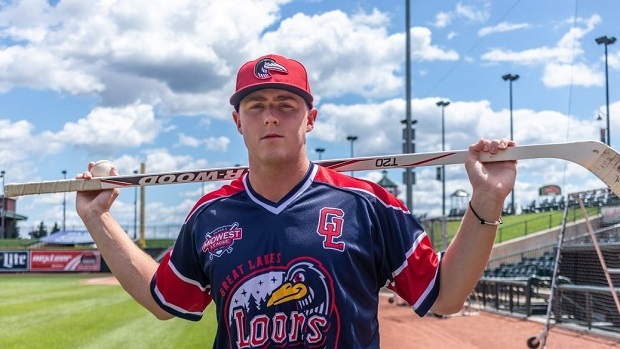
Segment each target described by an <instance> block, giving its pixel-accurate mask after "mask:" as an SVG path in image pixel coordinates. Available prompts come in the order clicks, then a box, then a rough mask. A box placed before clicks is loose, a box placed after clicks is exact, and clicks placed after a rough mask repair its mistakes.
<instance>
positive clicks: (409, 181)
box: [403, 0, 415, 214]
mask: <svg viewBox="0 0 620 349" xmlns="http://www.w3.org/2000/svg"><path fill="white" fill-rule="evenodd" d="M412 126H413V124H412V121H411V5H410V1H409V0H406V1H405V134H404V136H405V137H404V142H405V147H404V149H403V152H404V153H407V154H409V153H415V149H413V130H412ZM413 171H414V170H413V169H412V168H410V167H408V168H406V169H405V178H404V182H405V189H406V190H405V200H406V206H407V208H408V209H409V212H411V213H412V214H413V182H414V176H415V172H413Z"/></svg>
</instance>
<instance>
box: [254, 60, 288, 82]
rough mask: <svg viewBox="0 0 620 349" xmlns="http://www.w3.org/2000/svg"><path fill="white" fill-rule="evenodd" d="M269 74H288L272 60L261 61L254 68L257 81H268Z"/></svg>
mask: <svg viewBox="0 0 620 349" xmlns="http://www.w3.org/2000/svg"><path fill="white" fill-rule="evenodd" d="M271 72H279V73H283V74H288V70H287V69H286V68H285V67H284V66H282V65H280V64H278V63H277V62H276V61H275V60H274V59H273V58H265V59H261V60H260V62H258V63H256V66H255V67H254V75H255V76H256V77H257V78H259V79H269V78H270V77H271V76H272V74H271Z"/></svg>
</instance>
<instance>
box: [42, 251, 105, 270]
mask: <svg viewBox="0 0 620 349" xmlns="http://www.w3.org/2000/svg"><path fill="white" fill-rule="evenodd" d="M100 269H101V255H100V254H99V251H91V250H86V251H79V250H75V251H74V250H67V251H62V250H57V251H52V250H45V251H30V271H99V270H100Z"/></svg>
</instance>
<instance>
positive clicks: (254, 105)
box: [250, 104, 263, 109]
mask: <svg viewBox="0 0 620 349" xmlns="http://www.w3.org/2000/svg"><path fill="white" fill-rule="evenodd" d="M261 108H263V105H262V104H253V105H251V106H250V109H261Z"/></svg>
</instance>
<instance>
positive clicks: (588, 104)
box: [0, 0, 620, 234]
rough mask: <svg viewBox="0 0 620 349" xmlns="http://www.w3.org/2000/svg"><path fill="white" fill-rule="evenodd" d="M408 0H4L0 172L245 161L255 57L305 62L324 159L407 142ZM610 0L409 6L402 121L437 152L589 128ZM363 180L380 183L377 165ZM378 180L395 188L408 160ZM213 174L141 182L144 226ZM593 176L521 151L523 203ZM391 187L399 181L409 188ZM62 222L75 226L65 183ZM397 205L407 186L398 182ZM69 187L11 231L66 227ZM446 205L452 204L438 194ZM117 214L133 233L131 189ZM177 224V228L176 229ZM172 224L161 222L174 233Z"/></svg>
mask: <svg viewBox="0 0 620 349" xmlns="http://www.w3.org/2000/svg"><path fill="white" fill-rule="evenodd" d="M404 9H405V1H404V0H401V1H378V0H375V1H370V0H366V1H352V0H345V1H322V0H298V1H289V0H261V1H253V0H230V1H225V2H224V1H174V2H171V1H159V0H149V1H144V0H135V1H82V0H71V1H58V2H56V1H54V2H46V1H41V0H30V1H1V2H0V155H1V156H0V169H2V170H5V171H6V178H5V181H6V183H11V182H27V181H38V180H56V179H61V178H62V171H63V170H66V171H67V173H68V177H73V176H74V175H75V174H77V173H78V172H81V171H82V170H83V169H85V168H86V165H87V163H88V161H92V160H99V159H110V160H113V161H114V162H115V163H116V164H117V165H118V167H119V169H120V171H121V173H125V174H129V173H131V172H133V171H134V170H137V169H138V168H139V166H140V163H141V162H144V163H145V164H146V169H147V172H162V171H169V170H181V169H189V168H192V169H197V168H209V167H220V166H231V165H235V164H246V163H247V160H246V151H245V147H244V145H243V141H242V139H241V137H240V136H239V135H238V133H237V132H236V130H235V128H234V126H233V123H232V121H231V111H232V108H231V107H230V106H229V105H228V102H227V101H228V98H229V96H230V94H231V93H232V92H233V89H234V78H235V74H236V70H237V68H238V67H239V66H240V65H241V64H243V63H244V62H245V61H247V60H250V59H253V58H255V57H258V56H260V55H263V54H266V53H271V52H274V53H279V54H283V55H286V56H289V57H292V58H296V59H298V60H300V61H302V62H304V63H305V65H306V66H307V68H308V70H309V73H310V77H311V85H312V90H313V93H314V95H315V98H316V100H317V103H316V106H317V108H318V110H319V118H318V121H317V125H316V127H315V129H314V131H313V132H312V133H310V134H309V136H308V137H309V138H308V150H309V157H310V159H317V158H318V155H317V153H316V152H315V151H314V149H315V148H317V147H321V148H325V149H326V151H325V152H324V153H323V158H325V159H327V158H344V157H348V156H350V143H349V142H348V141H347V140H346V136H348V135H356V136H358V140H357V141H356V142H355V143H354V152H355V155H356V156H362V155H381V154H393V153H400V152H401V147H402V145H401V143H402V140H401V135H402V133H401V132H402V130H401V128H402V125H401V123H400V120H402V119H404V118H405V108H406V103H405V32H406V28H405V14H404ZM618 13H620V2H618V1H615V0H599V1H583V0H582V1H576V0H574V1H560V0H549V1H537V0H521V1H495V2H491V1H489V0H487V1H480V0H471V1H441V2H436V1H415V0H412V1H411V27H410V28H409V30H410V33H411V45H412V46H411V47H412V54H411V55H412V66H411V67H412V117H413V119H415V120H417V121H418V122H417V124H416V150H417V151H418V152H429V151H438V150H441V133H442V129H441V110H440V109H439V108H438V107H437V106H436V102H437V101H439V100H447V101H450V102H451V104H450V105H449V106H448V107H446V109H445V118H446V122H445V129H444V132H445V136H446V143H445V148H446V149H452V150H456V149H465V148H466V147H467V146H468V145H469V144H471V143H473V142H474V141H476V140H477V139H478V138H480V137H487V138H496V137H507V136H509V134H510V117H509V115H510V111H509V84H508V83H507V82H505V81H503V80H502V79H501V76H502V75H504V74H507V73H511V74H518V75H519V76H520V79H519V80H517V81H515V82H513V106H514V108H513V127H514V138H515V140H516V141H517V142H518V143H520V144H539V143H553V142H566V141H577V140H593V139H594V140H598V139H600V136H599V132H600V129H601V128H603V127H605V123H604V122H601V121H597V120H596V119H597V116H598V115H599V114H601V115H602V117H603V119H605V117H606V115H605V61H604V47H603V46H598V45H597V44H596V43H595V42H594V39H595V38H597V37H599V36H604V35H607V36H620V27H619V26H618V24H617V14H618ZM608 48H609V52H608V60H609V85H610V110H611V111H610V115H611V127H610V128H611V130H612V133H611V143H612V146H613V147H614V148H616V149H617V148H620V139H618V137H616V135H620V132H618V131H617V130H620V95H619V93H618V91H619V89H620V86H619V83H620V79H619V76H620V51H619V48H620V45H619V44H616V45H610V46H609V47H608ZM416 172H417V183H416V185H415V186H414V213H416V214H422V213H427V214H429V215H431V216H432V215H438V214H440V213H441V183H440V182H438V181H436V180H435V178H434V176H435V171H434V168H420V169H417V170H416ZM446 172H447V173H446V178H447V182H446V188H447V190H446V192H447V193H448V195H449V194H450V193H452V192H454V191H455V190H457V189H464V190H466V191H470V186H469V184H468V181H467V178H466V176H465V172H464V170H463V168H462V166H457V165H453V166H448V167H447V169H446ZM356 175H357V176H360V177H364V178H368V179H371V180H373V181H378V180H379V179H380V178H381V173H379V172H361V173H358V174H356ZM389 176H390V178H391V179H392V180H394V181H395V182H398V183H400V182H401V179H402V171H400V170H399V171H396V170H394V171H390V173H389ZM221 184H222V183H208V184H205V185H201V184H186V185H175V186H160V187H149V188H148V189H147V193H146V201H145V204H146V207H147V210H146V223H147V225H154V224H157V225H162V224H170V225H172V226H175V227H176V225H178V224H179V223H180V222H181V221H182V220H183V218H184V217H185V215H186V213H187V212H188V211H189V209H190V208H191V206H192V205H193V203H194V202H195V201H196V200H197V199H198V197H199V196H200V195H201V193H202V192H203V190H211V189H213V188H215V187H217V186H219V185H221ZM546 184H557V185H560V186H561V187H562V188H563V190H564V192H574V191H580V190H586V189H593V188H601V187H604V184H603V183H602V182H600V181H599V180H598V179H597V178H595V177H594V176H592V175H590V174H589V173H588V172H587V171H585V170H583V169H581V168H579V167H578V166H576V165H572V164H569V163H567V162H565V161H551V160H546V159H541V160H527V161H522V162H521V163H520V165H519V174H518V177H517V184H516V189H515V198H516V202H517V204H518V205H525V204H527V203H529V202H530V201H532V200H534V199H537V189H538V188H539V187H540V186H542V185H546ZM401 189H403V190H402V191H403V192H404V188H401ZM66 198H67V206H66V207H67V210H66V211H67V216H66V224H67V227H68V228H72V227H74V226H75V227H78V228H79V227H80V226H81V222H80V220H79V218H78V217H77V215H76V214H75V210H74V205H75V198H74V194H68V195H67V196H66ZM401 198H402V199H403V200H404V194H403V195H401ZM63 199H64V195H63V194H53V195H39V196H29V197H22V198H19V199H18V204H17V205H18V213H20V214H22V215H25V216H28V220H27V221H25V222H23V223H22V224H21V229H22V234H26V233H27V232H28V231H30V230H32V229H33V228H34V227H35V226H37V225H38V224H39V222H41V221H43V222H45V224H46V225H48V226H50V227H51V226H53V225H54V223H58V224H59V225H61V223H62V216H63V214H62V211H63ZM447 200H448V201H447V202H448V207H449V206H450V201H449V198H448V199H447ZM114 214H115V216H116V217H117V219H118V221H119V222H120V223H121V224H122V225H124V226H126V227H128V230H132V229H133V219H134V190H132V189H125V190H123V191H122V193H121V196H120V197H119V199H118V200H117V203H116V204H115V207H114ZM174 229H176V228H174ZM174 229H173V230H174Z"/></svg>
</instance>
